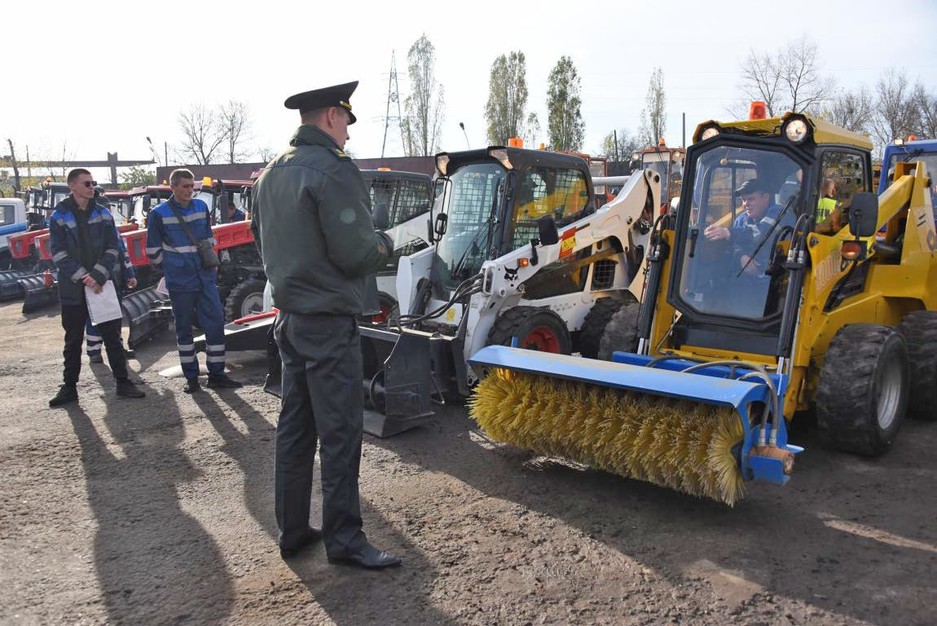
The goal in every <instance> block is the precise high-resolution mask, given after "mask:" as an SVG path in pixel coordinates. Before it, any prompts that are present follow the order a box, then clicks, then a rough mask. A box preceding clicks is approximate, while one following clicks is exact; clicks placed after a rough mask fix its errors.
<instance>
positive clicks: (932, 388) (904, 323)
mask: <svg viewBox="0 0 937 626" xmlns="http://www.w3.org/2000/svg"><path fill="white" fill-rule="evenodd" d="M898 332H899V333H901V336H902V337H904V342H905V345H907V347H908V365H909V366H910V370H911V398H910V401H909V402H908V416H910V417H913V418H915V419H919V420H926V421H929V422H933V421H937V311H915V312H914V313H909V314H907V315H906V316H905V318H904V319H903V320H901V324H899V325H898Z"/></svg>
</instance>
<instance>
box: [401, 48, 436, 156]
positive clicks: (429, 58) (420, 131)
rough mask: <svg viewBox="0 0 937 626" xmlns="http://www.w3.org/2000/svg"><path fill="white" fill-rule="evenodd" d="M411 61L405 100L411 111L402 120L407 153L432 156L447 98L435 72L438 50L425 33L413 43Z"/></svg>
mask: <svg viewBox="0 0 937 626" xmlns="http://www.w3.org/2000/svg"><path fill="white" fill-rule="evenodd" d="M407 61H408V63H409V66H408V70H409V74H410V95H409V96H407V99H406V101H405V102H404V106H405V108H406V111H407V113H406V119H405V120H404V121H403V123H402V124H401V130H402V131H403V134H404V144H405V145H404V148H405V149H406V151H407V156H430V155H432V154H434V153H435V152H436V149H437V145H438V142H439V133H440V129H441V128H442V121H443V109H444V106H445V99H444V95H443V87H442V85H440V84H438V83H437V82H436V76H435V73H434V66H435V64H436V51H435V48H434V47H433V44H432V43H430V40H429V39H427V37H426V35H425V34H424V35H422V36H421V37H420V38H419V39H417V40H416V42H415V43H414V44H413V45H412V46H410V51H409V53H408V55H407Z"/></svg>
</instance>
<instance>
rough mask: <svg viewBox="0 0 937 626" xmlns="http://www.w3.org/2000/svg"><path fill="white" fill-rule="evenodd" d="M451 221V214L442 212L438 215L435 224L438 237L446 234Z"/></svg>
mask: <svg viewBox="0 0 937 626" xmlns="http://www.w3.org/2000/svg"><path fill="white" fill-rule="evenodd" d="M448 223H449V216H448V215H446V214H445V213H440V214H438V215H437V216H436V222H435V223H434V224H433V232H435V233H436V237H437V238H440V237H442V236H443V235H445V234H446V226H447V225H448Z"/></svg>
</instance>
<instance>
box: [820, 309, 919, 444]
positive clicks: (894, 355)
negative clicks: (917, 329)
mask: <svg viewBox="0 0 937 626" xmlns="http://www.w3.org/2000/svg"><path fill="white" fill-rule="evenodd" d="M909 382H910V381H909V368H908V350H907V348H906V347H905V342H904V339H902V337H901V335H900V334H899V333H898V332H897V331H896V330H895V329H893V328H890V327H888V326H880V325H878V324H849V325H847V326H843V327H842V328H841V329H840V330H839V332H838V333H836V336H835V337H833V341H831V342H830V346H829V348H827V351H826V358H825V359H824V361H823V368H822V369H821V370H820V382H819V385H818V389H817V409H816V413H817V428H818V434H819V436H820V440H821V441H822V442H823V443H824V444H825V445H828V446H830V447H833V448H838V449H840V450H844V451H846V452H853V453H856V454H861V455H864V456H878V455H880V454H882V453H884V452H885V451H886V450H888V448H889V447H890V446H891V444H892V442H893V441H894V439H895V435H897V434H898V429H899V428H900V427H901V420H902V419H903V418H904V414H905V410H906V409H907V405H908V396H909V393H908V391H909Z"/></svg>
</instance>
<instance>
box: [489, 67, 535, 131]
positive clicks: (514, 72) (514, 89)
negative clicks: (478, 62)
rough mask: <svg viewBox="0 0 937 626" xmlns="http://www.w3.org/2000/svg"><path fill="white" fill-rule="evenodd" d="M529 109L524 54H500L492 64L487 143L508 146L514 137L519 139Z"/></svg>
mask: <svg viewBox="0 0 937 626" xmlns="http://www.w3.org/2000/svg"><path fill="white" fill-rule="evenodd" d="M526 108H527V61H526V59H525V58H524V53H523V52H521V51H519V50H518V51H517V52H512V53H511V54H510V55H508V56H505V55H503V54H502V55H501V56H499V57H498V58H497V59H495V62H494V63H492V65H491V76H490V78H489V81H488V103H487V104H486V105H485V120H486V121H487V122H488V142H489V143H490V144H491V145H507V142H508V139H510V138H511V137H520V136H521V134H522V133H523V130H524V110H525V109H526Z"/></svg>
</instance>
